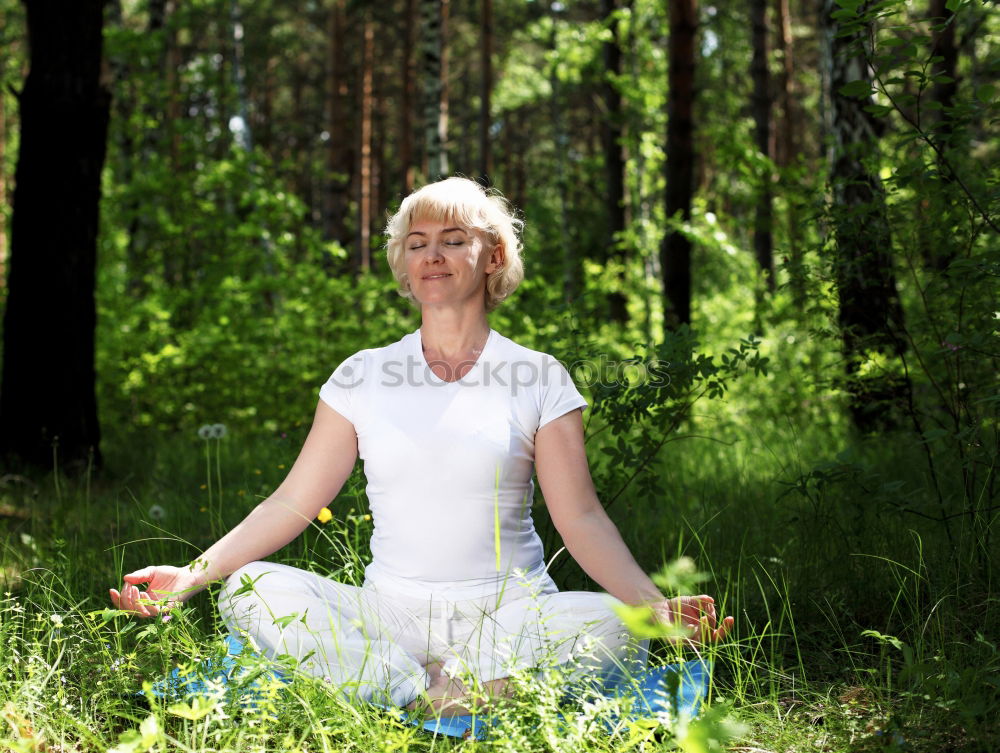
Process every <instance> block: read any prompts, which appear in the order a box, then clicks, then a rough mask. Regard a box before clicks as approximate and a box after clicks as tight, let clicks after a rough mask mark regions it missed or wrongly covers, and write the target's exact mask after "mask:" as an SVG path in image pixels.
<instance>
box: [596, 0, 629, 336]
mask: <svg viewBox="0 0 1000 753" xmlns="http://www.w3.org/2000/svg"><path fill="white" fill-rule="evenodd" d="M617 9H618V3H617V2H616V0H602V3H601V13H602V15H603V16H604V22H605V23H606V24H607V25H608V28H609V29H610V30H611V38H610V39H608V40H607V41H605V42H604V45H603V47H604V81H603V82H602V84H601V98H602V99H603V100H604V118H603V119H602V120H601V142H602V147H603V152H604V174H605V180H606V181H607V194H606V196H607V201H606V202H605V206H606V208H607V209H606V211H607V215H608V225H607V234H606V236H605V239H604V248H605V254H606V256H607V258H609V259H612V260H614V261H616V262H618V263H619V264H622V265H624V264H626V263H627V262H628V258H627V254H626V253H625V248H624V243H625V241H624V240H623V239H622V237H621V235H622V233H623V232H624V231H625V150H624V146H623V144H622V134H623V128H622V125H623V122H624V115H623V114H622V95H621V93H620V92H619V91H618V84H617V82H616V79H617V78H618V77H619V76H620V75H621V72H622V48H621V35H620V29H619V22H618V19H617V18H616V17H615V12H616V11H617ZM617 284H618V285H619V286H620V287H621V288H622V290H621V291H614V292H612V293H610V294H609V295H608V309H609V314H610V317H611V320H612V321H615V322H626V321H628V308H627V306H626V303H627V302H628V297H627V296H626V295H625V293H624V287H625V275H624V274H620V275H619V276H618V278H617Z"/></svg>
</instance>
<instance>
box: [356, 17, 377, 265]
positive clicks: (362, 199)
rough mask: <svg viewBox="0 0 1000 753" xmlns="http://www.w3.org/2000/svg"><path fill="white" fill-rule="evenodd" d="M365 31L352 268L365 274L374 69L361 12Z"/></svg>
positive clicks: (371, 41)
mask: <svg viewBox="0 0 1000 753" xmlns="http://www.w3.org/2000/svg"><path fill="white" fill-rule="evenodd" d="M364 14H365V20H364V31H363V32H362V37H363V42H362V58H361V85H360V87H359V88H358V89H359V90H358V104H359V109H360V112H361V128H360V131H359V138H360V141H359V143H358V250H357V254H356V256H355V266H356V268H357V269H358V270H361V271H364V272H367V271H368V270H369V269H371V224H372V111H373V109H374V98H373V96H372V68H373V67H374V65H375V25H374V24H373V23H372V18H371V10H368V9H366V10H365V11H364Z"/></svg>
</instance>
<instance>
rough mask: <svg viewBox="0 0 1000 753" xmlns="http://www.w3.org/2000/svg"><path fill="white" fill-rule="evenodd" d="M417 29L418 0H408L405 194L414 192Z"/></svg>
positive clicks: (402, 139) (402, 148) (402, 147)
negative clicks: (415, 40) (414, 78)
mask: <svg viewBox="0 0 1000 753" xmlns="http://www.w3.org/2000/svg"><path fill="white" fill-rule="evenodd" d="M416 28H417V0H406V15H405V16H404V18H403V28H402V30H401V34H402V37H403V44H402V48H403V63H402V70H401V74H400V75H401V76H402V79H403V83H402V98H401V102H400V108H399V110H400V115H399V161H400V163H401V165H402V168H403V175H402V179H403V194H404V195H407V196H408V195H409V194H410V193H411V192H412V191H413V180H414V169H413V168H414V164H413V163H414V159H413V99H414V96H413V95H414V91H413V89H414V87H413V34H414V31H415V29H416Z"/></svg>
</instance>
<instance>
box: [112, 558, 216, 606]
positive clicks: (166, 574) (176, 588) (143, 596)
mask: <svg viewBox="0 0 1000 753" xmlns="http://www.w3.org/2000/svg"><path fill="white" fill-rule="evenodd" d="M141 584H146V590H145V591H142V590H140V589H139V586H140V585H141ZM204 585H205V584H204V582H203V579H202V578H200V577H199V574H198V573H194V572H192V571H191V568H190V567H173V566H171V565H159V566H156V567H144V568H142V569H141V570H136V571H135V572H134V573H129V574H128V575H126V576H125V585H123V586H122V589H121V591H118V590H116V589H114V588H112V589H110V590H109V592H108V593H109V594H110V595H111V602H112V603H113V604H114V605H115V606H116V607H117V608H118V609H122V610H124V611H126V612H131V613H132V614H135V615H138V616H140V617H156V616H157V615H161V614H165V613H167V612H169V611H170V609H171V607H174V606H177V605H179V604H181V603H182V602H184V601H187V600H188V599H189V598H191V597H192V596H193V595H194V594H195V593H197V592H198V591H200V590H201V589H202V588H203V587H204Z"/></svg>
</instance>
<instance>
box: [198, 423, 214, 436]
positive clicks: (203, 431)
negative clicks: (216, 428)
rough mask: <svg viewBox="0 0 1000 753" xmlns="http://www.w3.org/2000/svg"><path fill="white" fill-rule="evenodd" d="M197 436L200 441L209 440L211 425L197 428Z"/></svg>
mask: <svg viewBox="0 0 1000 753" xmlns="http://www.w3.org/2000/svg"><path fill="white" fill-rule="evenodd" d="M198 436H199V437H201V438H202V439H211V438H212V427H211V425H209V424H205V425H204V426H200V427H198Z"/></svg>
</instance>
